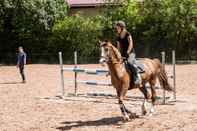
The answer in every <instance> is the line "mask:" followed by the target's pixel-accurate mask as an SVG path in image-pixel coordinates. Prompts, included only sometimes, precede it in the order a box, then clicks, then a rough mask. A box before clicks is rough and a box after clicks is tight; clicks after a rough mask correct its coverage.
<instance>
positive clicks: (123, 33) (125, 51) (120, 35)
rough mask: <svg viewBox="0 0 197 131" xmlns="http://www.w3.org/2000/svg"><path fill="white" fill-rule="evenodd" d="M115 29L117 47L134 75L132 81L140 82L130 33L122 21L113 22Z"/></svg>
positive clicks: (138, 83) (137, 83)
mask: <svg viewBox="0 0 197 131" xmlns="http://www.w3.org/2000/svg"><path fill="white" fill-rule="evenodd" d="M115 29H116V32H117V38H116V43H117V48H118V50H119V51H120V53H121V55H122V57H123V58H125V59H126V60H127V62H128V65H129V67H130V68H131V70H132V74H133V77H134V83H135V84H136V85H140V84H141V81H142V80H141V77H140V74H139V72H138V69H137V65H136V58H135V51H134V48H133V40H132V36H131V34H130V33H129V32H128V31H127V30H126V25H125V23H124V21H118V22H116V23H115Z"/></svg>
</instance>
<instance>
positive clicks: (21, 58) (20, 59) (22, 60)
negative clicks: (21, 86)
mask: <svg viewBox="0 0 197 131" xmlns="http://www.w3.org/2000/svg"><path fill="white" fill-rule="evenodd" d="M18 52H19V53H18V56H17V68H19V71H20V74H21V77H22V83H26V79H25V73H24V66H25V64H26V58H27V55H26V53H25V52H24V50H23V47H21V46H20V47H18Z"/></svg>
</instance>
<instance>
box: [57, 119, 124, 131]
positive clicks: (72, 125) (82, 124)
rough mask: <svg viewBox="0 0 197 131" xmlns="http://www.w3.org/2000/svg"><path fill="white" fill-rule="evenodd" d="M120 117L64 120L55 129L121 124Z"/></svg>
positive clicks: (62, 130)
mask: <svg viewBox="0 0 197 131" xmlns="http://www.w3.org/2000/svg"><path fill="white" fill-rule="evenodd" d="M122 121H123V119H122V117H110V118H102V119H99V120H93V121H65V122H62V123H61V124H63V126H60V127H57V128H56V129H58V130H61V131H64V130H71V129H72V128H77V127H85V126H86V127H90V126H95V127H98V126H105V125H108V126H109V125H121V123H120V122H122Z"/></svg>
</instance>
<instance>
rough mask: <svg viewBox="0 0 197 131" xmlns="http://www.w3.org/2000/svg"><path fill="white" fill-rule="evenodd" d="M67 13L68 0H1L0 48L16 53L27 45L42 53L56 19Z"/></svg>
mask: <svg viewBox="0 0 197 131" xmlns="http://www.w3.org/2000/svg"><path fill="white" fill-rule="evenodd" d="M66 14H67V6H66V4H65V1H64V0H56V1H54V0H1V1H0V16H1V17H0V43H1V45H0V47H1V48H0V51H1V52H2V54H3V55H4V54H6V53H13V54H15V50H16V47H17V46H18V45H23V46H24V47H25V48H26V49H27V50H28V52H29V53H30V54H31V53H35V52H42V50H44V48H46V45H45V44H46V43H47V41H48V37H49V34H50V33H51V29H52V27H53V24H54V22H55V21H56V20H58V19H63V18H64V17H65V16H66ZM2 43H6V44H2ZM32 47H33V48H32ZM4 52H5V53H4ZM3 55H0V59H1V57H2V58H3V57H5V56H3ZM11 60H13V59H11Z"/></svg>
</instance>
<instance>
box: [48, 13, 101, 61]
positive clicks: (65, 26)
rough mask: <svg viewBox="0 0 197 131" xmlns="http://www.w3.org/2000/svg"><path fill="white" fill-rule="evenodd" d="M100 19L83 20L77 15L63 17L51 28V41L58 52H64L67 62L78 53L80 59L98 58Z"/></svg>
mask: <svg viewBox="0 0 197 131" xmlns="http://www.w3.org/2000/svg"><path fill="white" fill-rule="evenodd" d="M101 28H102V27H101V22H100V18H99V17H98V18H97V17H95V18H84V17H81V16H79V15H76V16H72V17H65V18H64V20H60V21H57V22H56V24H55V25H54V27H53V40H52V43H51V44H53V43H56V47H57V48H58V49H59V51H63V52H64V56H65V57H67V60H68V59H69V58H70V56H71V55H73V52H74V51H78V53H79V54H80V57H84V58H85V57H90V56H92V57H93V58H95V55H97V56H98V51H99V50H98V46H97V45H98V41H99V38H100V37H101V35H102V33H101V30H100V29H101Z"/></svg>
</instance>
